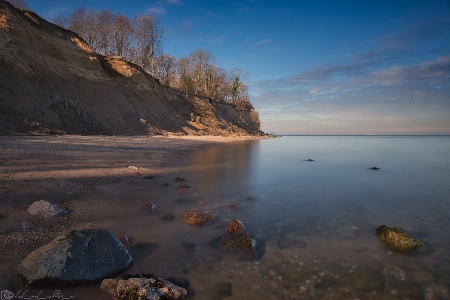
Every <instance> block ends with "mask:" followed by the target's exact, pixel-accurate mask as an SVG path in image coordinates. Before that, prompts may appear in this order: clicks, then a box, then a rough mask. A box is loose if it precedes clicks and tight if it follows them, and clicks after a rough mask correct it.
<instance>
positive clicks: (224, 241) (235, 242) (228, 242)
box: [217, 232, 256, 252]
mask: <svg viewBox="0 0 450 300" xmlns="http://www.w3.org/2000/svg"><path fill="white" fill-rule="evenodd" d="M217 240H218V241H219V244H221V245H224V246H226V247H228V248H230V249H232V250H237V251H242V252H254V251H255V246H256V240H255V238H254V237H252V236H251V235H250V234H248V233H245V232H242V233H235V234H231V235H223V236H220V237H218V238H217Z"/></svg>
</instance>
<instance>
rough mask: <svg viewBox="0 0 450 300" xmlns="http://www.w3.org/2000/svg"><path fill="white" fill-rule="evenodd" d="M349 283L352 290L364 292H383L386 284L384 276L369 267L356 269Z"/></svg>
mask: <svg viewBox="0 0 450 300" xmlns="http://www.w3.org/2000/svg"><path fill="white" fill-rule="evenodd" d="M349 281H350V286H351V287H352V288H354V289H356V290H359V291H363V292H382V291H384V286H385V283H386V279H385V278H384V276H383V274H381V273H380V272H378V271H376V270H373V269H371V268H369V267H368V268H360V269H356V270H355V272H353V273H352V274H350V277H349Z"/></svg>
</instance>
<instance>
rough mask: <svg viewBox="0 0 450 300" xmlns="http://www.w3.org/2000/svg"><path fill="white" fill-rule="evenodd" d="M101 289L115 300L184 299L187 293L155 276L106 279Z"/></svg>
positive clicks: (143, 275)
mask: <svg viewBox="0 0 450 300" xmlns="http://www.w3.org/2000/svg"><path fill="white" fill-rule="evenodd" d="M101 288H102V289H103V290H105V291H107V292H108V293H110V294H112V295H113V297H114V300H147V299H148V300H158V299H183V298H184V297H185V296H186V294H187V292H186V290H185V289H184V288H182V287H179V286H177V285H175V284H173V283H171V282H169V281H167V280H164V279H162V278H158V277H156V276H155V275H153V274H142V275H123V276H121V277H120V278H118V279H104V280H103V281H102V285H101Z"/></svg>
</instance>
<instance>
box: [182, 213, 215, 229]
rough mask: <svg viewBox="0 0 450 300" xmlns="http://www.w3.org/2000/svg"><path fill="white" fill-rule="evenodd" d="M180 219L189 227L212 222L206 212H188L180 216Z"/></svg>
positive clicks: (211, 217) (212, 218)
mask: <svg viewBox="0 0 450 300" xmlns="http://www.w3.org/2000/svg"><path fill="white" fill-rule="evenodd" d="M181 218H182V219H184V220H185V221H186V223H188V224H189V225H197V226H201V225H205V224H206V223H209V222H211V221H212V220H214V217H213V216H212V215H210V214H208V213H206V212H188V213H185V214H182V215H181Z"/></svg>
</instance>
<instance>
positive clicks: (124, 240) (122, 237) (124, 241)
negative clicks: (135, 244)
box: [117, 234, 131, 246]
mask: <svg viewBox="0 0 450 300" xmlns="http://www.w3.org/2000/svg"><path fill="white" fill-rule="evenodd" d="M117 239H119V241H120V242H121V243H122V244H124V245H125V246H128V245H130V244H131V243H130V239H129V238H128V237H127V236H125V235H123V234H119V235H118V236H117Z"/></svg>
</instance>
